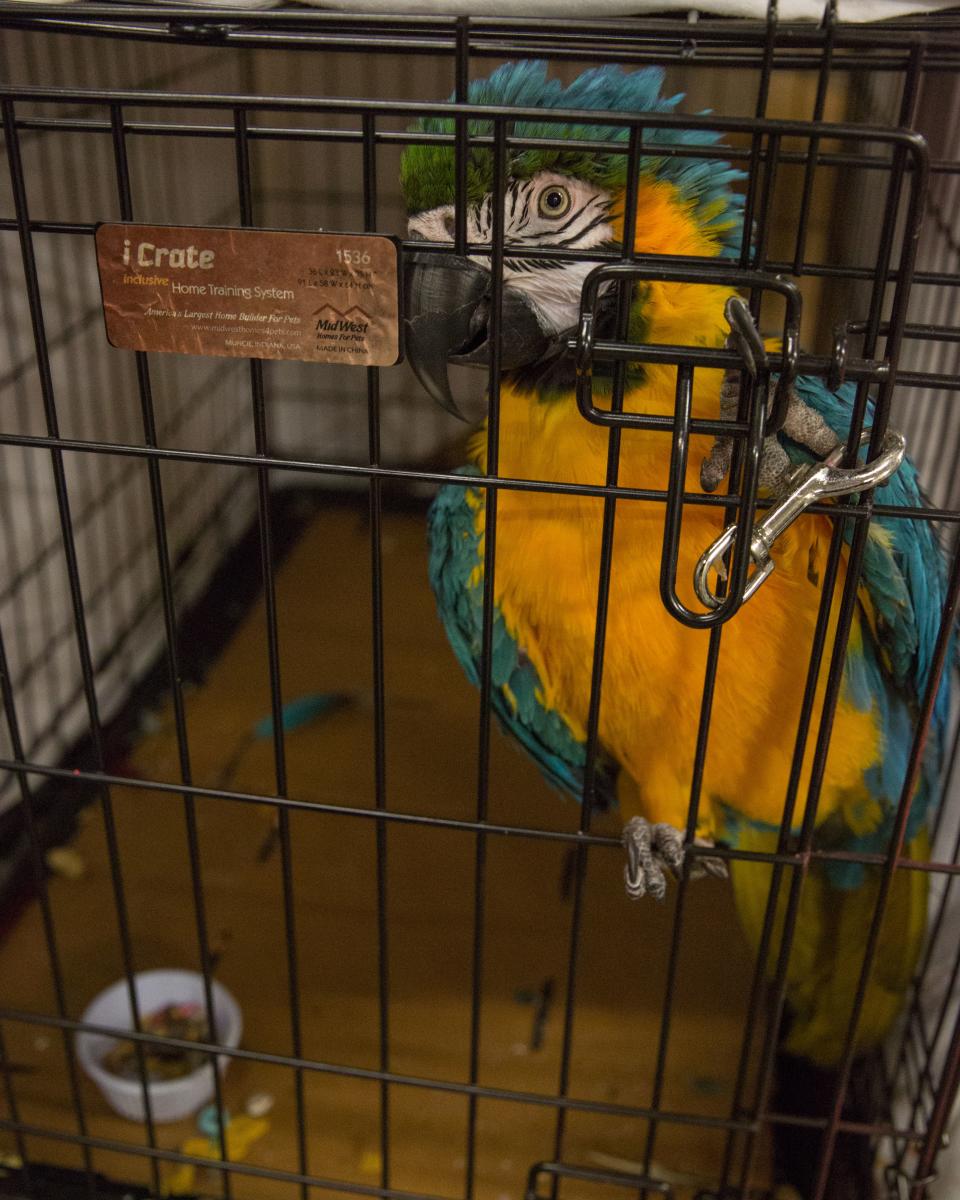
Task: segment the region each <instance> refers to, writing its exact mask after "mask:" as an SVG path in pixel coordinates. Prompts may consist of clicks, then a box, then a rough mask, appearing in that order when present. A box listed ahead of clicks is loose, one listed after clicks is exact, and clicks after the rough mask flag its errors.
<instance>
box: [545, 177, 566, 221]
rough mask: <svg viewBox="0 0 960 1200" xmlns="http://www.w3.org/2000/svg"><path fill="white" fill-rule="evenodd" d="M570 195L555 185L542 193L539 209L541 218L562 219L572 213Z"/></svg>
mask: <svg viewBox="0 0 960 1200" xmlns="http://www.w3.org/2000/svg"><path fill="white" fill-rule="evenodd" d="M570 203H571V201H570V193H569V192H568V191H567V189H566V188H565V187H560V186H558V185H557V184H555V183H553V184H551V185H550V187H548V188H544V189H543V191H542V192H541V193H540V200H539V202H538V205H537V207H538V209H539V212H540V216H541V217H562V216H564V215H565V214H566V213H568V212H569V211H570Z"/></svg>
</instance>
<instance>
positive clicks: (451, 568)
mask: <svg viewBox="0 0 960 1200" xmlns="http://www.w3.org/2000/svg"><path fill="white" fill-rule="evenodd" d="M458 473H459V474H464V475H471V474H476V471H475V470H474V469H473V468H463V469H462V470H461V471H460V472H458ZM468 494H471V495H472V497H473V499H474V500H475V501H476V502H477V503H480V504H482V496H480V494H479V492H478V490H477V489H471V488H470V487H469V486H468V485H466V484H465V485H464V486H462V487H461V486H459V485H457V484H450V485H448V486H446V487H443V488H441V489H440V491H439V492H438V494H437V498H436V499H435V500H434V502H433V505H432V506H431V509H430V514H429V518H428V529H429V541H430V564H429V569H430V583H431V586H432V587H433V591H434V595H435V596H436V599H437V608H438V610H439V613H440V617H441V619H442V621H443V624H444V627H445V629H446V632H447V637H448V638H449V640H450V644H451V646H452V648H453V651H454V653H455V654H456V656H457V659H458V661H459V662H460V665H461V666H462V667H463V669H464V671H465V672H466V674H467V678H468V679H469V680H470V682H471V683H473V684H474V685H475V686H479V684H480V664H481V654H482V642H483V586H482V581H483V574H482V571H483V563H482V558H481V548H480V544H479V538H478V536H477V531H476V526H475V512H476V508H475V507H471V505H470V503H469V502H468ZM491 682H492V685H493V686H492V701H491V702H492V707H493V711H494V713H495V714H496V716H497V718H498V720H499V722H500V724H501V726H502V727H503V728H504V730H505V731H506V732H507V733H508V734H510V735H512V736H513V737H514V738H516V740H517V741H518V742H519V743H520V745H521V746H522V747H523V748H524V749H525V750H526V751H527V752H528V754H530V755H531V757H532V758H533V759H534V760H535V762H536V763H537V765H538V766H539V768H540V770H541V771H542V772H543V774H544V775H545V776H546V778H547V780H548V782H549V783H551V784H552V785H553V786H554V787H557V788H559V789H560V790H561V791H563V792H566V793H567V794H569V795H571V796H573V797H574V798H575V799H578V800H579V799H581V797H582V794H583V785H584V765H585V762H586V747H585V745H584V743H583V741H582V740H580V739H578V738H577V737H575V736H574V734H573V732H572V730H571V728H570V726H569V725H568V724H567V722H566V721H565V720H564V718H563V716H562V715H561V714H560V713H558V712H554V711H552V710H551V709H549V708H546V707H545V706H544V704H543V703H542V690H541V686H540V679H539V676H538V674H537V671H536V668H535V667H534V665H533V663H532V662H531V661H530V659H529V658H528V657H527V655H526V653H525V652H524V649H523V647H522V646H521V645H519V644H518V643H517V640H516V639H515V637H514V636H513V634H512V633H511V631H510V630H509V629H508V628H507V626H506V622H505V621H504V619H503V616H502V614H501V613H500V611H499V609H497V608H496V607H495V608H494V616H493V638H492V662H491ZM614 778H615V769H614V766H613V764H612V763H611V762H609V760H607V759H605V758H602V759H601V761H600V762H599V763H598V769H597V776H596V794H597V799H598V800H599V802H600V803H601V804H603V805H606V804H609V803H611V802H612V801H613V794H614Z"/></svg>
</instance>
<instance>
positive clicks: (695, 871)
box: [690, 838, 730, 879]
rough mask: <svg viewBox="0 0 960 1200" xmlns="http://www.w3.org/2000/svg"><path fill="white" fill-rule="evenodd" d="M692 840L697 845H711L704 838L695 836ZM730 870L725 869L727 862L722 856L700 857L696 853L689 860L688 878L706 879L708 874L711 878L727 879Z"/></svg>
mask: <svg viewBox="0 0 960 1200" xmlns="http://www.w3.org/2000/svg"><path fill="white" fill-rule="evenodd" d="M694 841H695V842H696V844H697V845H698V846H710V845H712V843H711V842H709V841H708V840H707V839H706V838H695V839H694ZM729 875H730V872H729V871H728V870H727V864H726V862H725V861H724V860H723V859H722V858H706V857H704V858H701V857H700V855H699V854H698V855H697V856H696V857H695V858H693V859H691V862H690V878H691V879H706V878H707V876H709V877H710V878H711V879H727V878H728V877H729Z"/></svg>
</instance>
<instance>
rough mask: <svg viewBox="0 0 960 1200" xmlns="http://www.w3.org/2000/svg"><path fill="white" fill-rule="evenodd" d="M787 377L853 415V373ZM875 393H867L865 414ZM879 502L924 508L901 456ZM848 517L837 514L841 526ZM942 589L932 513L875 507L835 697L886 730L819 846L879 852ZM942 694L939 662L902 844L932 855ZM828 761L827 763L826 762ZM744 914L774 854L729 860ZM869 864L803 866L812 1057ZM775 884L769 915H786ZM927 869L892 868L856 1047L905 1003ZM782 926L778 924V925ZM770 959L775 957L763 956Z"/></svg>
mask: <svg viewBox="0 0 960 1200" xmlns="http://www.w3.org/2000/svg"><path fill="white" fill-rule="evenodd" d="M795 389H796V391H797V393H798V395H799V396H800V399H801V400H803V401H804V403H806V404H808V405H809V406H810V407H811V408H813V409H815V410H816V411H817V412H819V413H820V414H821V415H822V416H823V417H824V419H825V420H826V421H827V423H828V424H829V425H830V426H831V428H832V429H833V430H834V432H835V433H836V434H837V436H838V438H840V439H846V437H847V434H848V432H849V429H850V416H851V413H852V409H853V401H854V391H855V389H854V387H853V386H852V385H845V386H844V387H842V388H841V389H839V391H837V392H836V393H831V392H829V391H828V390H827V389H826V387H825V386H824V384H823V383H822V382H820V381H819V380H817V379H811V378H804V377H801V378H799V379H798V380H797V381H796V384H795ZM872 416H873V407H872V405H870V406H869V407H868V413H867V422H868V424H869V421H870V420H871V419H872ZM780 441H781V444H782V445H783V446H784V448H785V450H786V451H787V454H788V456H789V457H790V458H791V459H792V460H793V461H794V462H810V461H812V458H811V455H810V453H809V451H808V450H807V449H806V448H805V447H803V446H801V445H799V444H798V443H795V442H793V441H791V440H790V439H789V438H788V437H786V436H784V435H783V434H781V435H780ZM874 494H875V498H876V501H877V503H878V504H884V505H892V506H896V507H900V508H903V507H909V508H921V507H922V506H923V504H924V499H923V496H922V493H921V491H920V487H919V483H918V481H917V473H916V469H915V467H914V466H913V464H912V463H911V462H910V461H909V460H904V463H903V465H902V466H901V468H900V470H899V471H898V472H897V473H896V474H895V475H894V476H893V477H892V478H891V479H890V481H889V482H888V483H887V484H885V485H884V486H883V487H878V488H877V489H876V492H875V493H874ZM852 527H853V523H852V522H848V523H847V529H846V537H847V540H849V539H850V537H851V536H852ZM945 593H946V578H945V571H944V563H943V556H942V554H941V552H940V548H939V546H938V545H937V542H936V539H935V537H934V534H933V532H932V530H931V528H930V523H929V522H928V521H923V520H912V519H910V518H903V519H900V518H893V517H889V516H887V517H884V516H882V515H877V516H874V517H873V518H872V520H871V524H870V530H869V534H868V538H867V543H866V548H865V552H864V560H863V573H862V577H861V584H860V592H859V607H858V611H857V613H856V614H855V618H854V626H853V630H852V634H851V639H850V643H849V645H848V648H847V656H846V661H845V663H844V687H843V691H842V693H841V698H840V704H841V705H843V704H852V705H854V706H856V707H858V708H860V709H864V710H866V709H871V708H872V710H873V712H874V714H875V719H876V722H877V727H878V730H879V732H880V734H881V737H882V746H883V751H882V754H881V756H880V760H879V762H877V763H876V764H875V765H873V766H870V767H869V768H867V769H866V770H865V771H864V775H863V784H864V786H863V791H862V794H858V795H856V796H851V797H850V799H849V802H847V803H843V804H841V805H840V806H839V807H838V808H837V809H836V810H835V811H834V812H832V813H831V814H830V815H829V816H828V817H827V818H826V819H825V820H822V821H821V822H820V823H819V825H818V826H817V830H816V837H815V843H816V845H817V846H818V847H819V848H821V849H831V850H843V851H850V852H856V853H861V854H884V853H886V852H887V849H888V846H889V841H890V837H891V834H892V831H893V822H894V819H895V815H896V809H897V805H898V802H899V798H900V792H901V789H902V787H903V782H904V778H905V773H906V768H907V758H908V755H909V753H910V748H911V745H912V742H913V726H914V722H915V720H916V716H917V712H918V708H919V704H920V700H921V698H922V696H923V693H924V690H925V688H926V686H927V682H928V680H929V676H930V668H931V663H932V658H933V650H934V645H935V642H936V637H937V630H938V627H939V623H940V617H941V613H942V608H943V602H944V597H945ZM948 708H949V680H948V678H947V677H946V676H945V678H944V681H943V683H942V685H941V687H940V690H939V692H938V697H937V704H936V710H935V713H934V718H933V722H932V727H931V731H930V738H929V741H928V746H927V753H926V757H925V761H924V771H923V774H922V777H921V780H920V784H919V786H918V789H917V792H916V795H915V797H914V800H913V804H912V806H911V813H910V820H909V822H908V826H907V830H906V844H905V852H906V854H907V855H908V856H909V857H915V858H918V859H923V858H926V857H927V856H928V851H929V844H928V839H927V833H926V827H925V817H926V815H927V810H928V808H929V806H930V804H931V802H932V801H933V800H934V799H935V798H936V796H937V783H938V775H939V770H940V762H941V757H942V744H943V731H944V726H945V724H946V720H947V714H948ZM828 772H829V767H828ZM725 824H726V835H727V837H728V838H729V840H730V841H731V842H732V843H733V844H734V845H736V846H738V847H739V848H741V849H746V850H755V851H756V850H761V851H767V852H772V851H774V850H776V848H777V835H776V833H775V831H773V830H772V829H771V828H769V827H762V826H760V825H758V824H754V823H753V822H750V821H748V820H745V819H744V818H742V816H740V815H738V814H736V813H735V812H734V811H733V810H732V809H727V810H726V822H725ZM732 876H733V883H734V892H735V896H736V900H737V907H738V910H739V912H740V915H741V919H742V921H743V924H744V928H745V929H746V930H747V932H748V934H749V935H750V936H751V940H753V941H754V942H755V943H756V942H757V941H758V939H759V934H760V930H761V928H762V925H763V919H764V913H765V910H766V904H767V896H768V894H769V886H770V878H771V868H770V867H769V866H768V865H766V864H753V863H737V864H735V865H734V867H733V870H732ZM878 888H879V873H878V871H877V870H876V869H874V868H869V867H865V866H864V865H863V864H860V863H849V862H844V861H836V860H834V861H830V862H827V863H824V864H822V865H819V866H817V865H815V866H814V867H812V868H811V871H810V874H809V875H808V877H807V879H806V881H805V883H804V886H803V892H802V894H801V900H800V911H799V914H798V919H797V923H796V927H795V928H796V932H795V937H794V942H793V948H792V953H791V957H790V964H789V968H788V998H789V1002H790V1009H791V1013H792V1020H791V1025H790V1030H789V1034H788V1036H787V1037H786V1039H785V1040H784V1042H783V1048H784V1049H785V1050H786V1051H788V1052H789V1053H792V1054H796V1055H800V1056H802V1057H803V1058H807V1059H811V1060H812V1061H813V1062H815V1063H817V1064H818V1065H820V1066H830V1065H832V1064H834V1063H836V1062H837V1061H838V1060H839V1058H840V1056H841V1053H842V1050H843V1045H844V1039H845V1036H846V1030H847V1024H848V1021H849V1017H850V1013H851V1011H852V1007H853V1003H854V996H855V994H856V990H857V985H858V981H859V974H860V968H861V962H862V947H863V938H864V933H865V930H866V929H867V928H868V926H869V924H870V920H871V918H872V915H873V910H874V907H875V904H876V900H877V893H878ZM785 893H786V889H782V890H781V894H780V902H779V904H778V912H777V922H778V925H779V922H781V921H782V920H783V915H784V908H785ZM926 894H927V879H926V877H925V875H924V873H923V872H920V871H898V872H897V873H896V875H895V876H894V879H893V883H892V886H891V890H890V893H889V896H888V903H887V909H886V913H885V916H884V920H883V924H882V926H881V931H880V940H879V943H878V946H877V955H876V958H875V961H874V967H873V971H872V974H871V977H870V981H869V984H868V987H867V991H866V994H865V996H864V997H863V1007H862V1010H861V1019H860V1022H859V1027H858V1031H857V1045H858V1048H860V1049H863V1048H866V1047H870V1046H875V1045H877V1044H879V1043H880V1042H881V1041H882V1039H883V1037H884V1035H885V1034H886V1032H887V1030H888V1029H889V1028H890V1025H891V1024H892V1022H893V1020H894V1018H895V1016H896V1014H897V1012H898V1011H899V1009H900V1007H901V1006H902V1003H903V996H904V994H905V992H906V989H907V987H908V986H909V983H910V980H911V978H912V974H913V970H914V968H915V965H916V960H917V955H918V952H919V949H920V946H921V945H922V942H923V934H924V928H925V922H926V909H927V904H926ZM779 936H780V933H779V928H778V929H777V931H776V933H775V937H776V938H779ZM767 966H768V969H769V968H770V966H771V964H770V963H769V961H768V964H767Z"/></svg>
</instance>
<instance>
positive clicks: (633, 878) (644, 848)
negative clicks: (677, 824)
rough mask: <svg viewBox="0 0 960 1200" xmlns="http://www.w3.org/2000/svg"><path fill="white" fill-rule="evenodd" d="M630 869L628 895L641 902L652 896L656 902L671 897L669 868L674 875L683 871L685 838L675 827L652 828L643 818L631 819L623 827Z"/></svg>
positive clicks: (658, 825) (627, 873) (625, 872)
mask: <svg viewBox="0 0 960 1200" xmlns="http://www.w3.org/2000/svg"><path fill="white" fill-rule="evenodd" d="M623 844H624V846H625V847H626V850H627V865H626V866H625V867H624V871H623V876H624V880H625V882H626V886H627V895H628V896H629V897H630V899H631V900H640V899H642V898H643V897H644V896H646V895H647V894H648V893H649V894H650V895H651V896H653V897H654V899H656V900H662V899H663V898H664V896H665V895H666V894H667V875H666V871H665V870H664V868H665V867H666V868H667V869H668V870H670V871H671V872H672V873H673V874H674V875H679V874H680V871H681V870H682V868H683V834H682V833H681V832H680V830H679V829H674V827H673V826H672V825H667V824H665V823H662V822H661V823H660V824H657V825H651V824H650V822H649V821H646V820H644V818H643V817H631V818H630V820H629V821H628V822H627V823H626V825H624V827H623Z"/></svg>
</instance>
